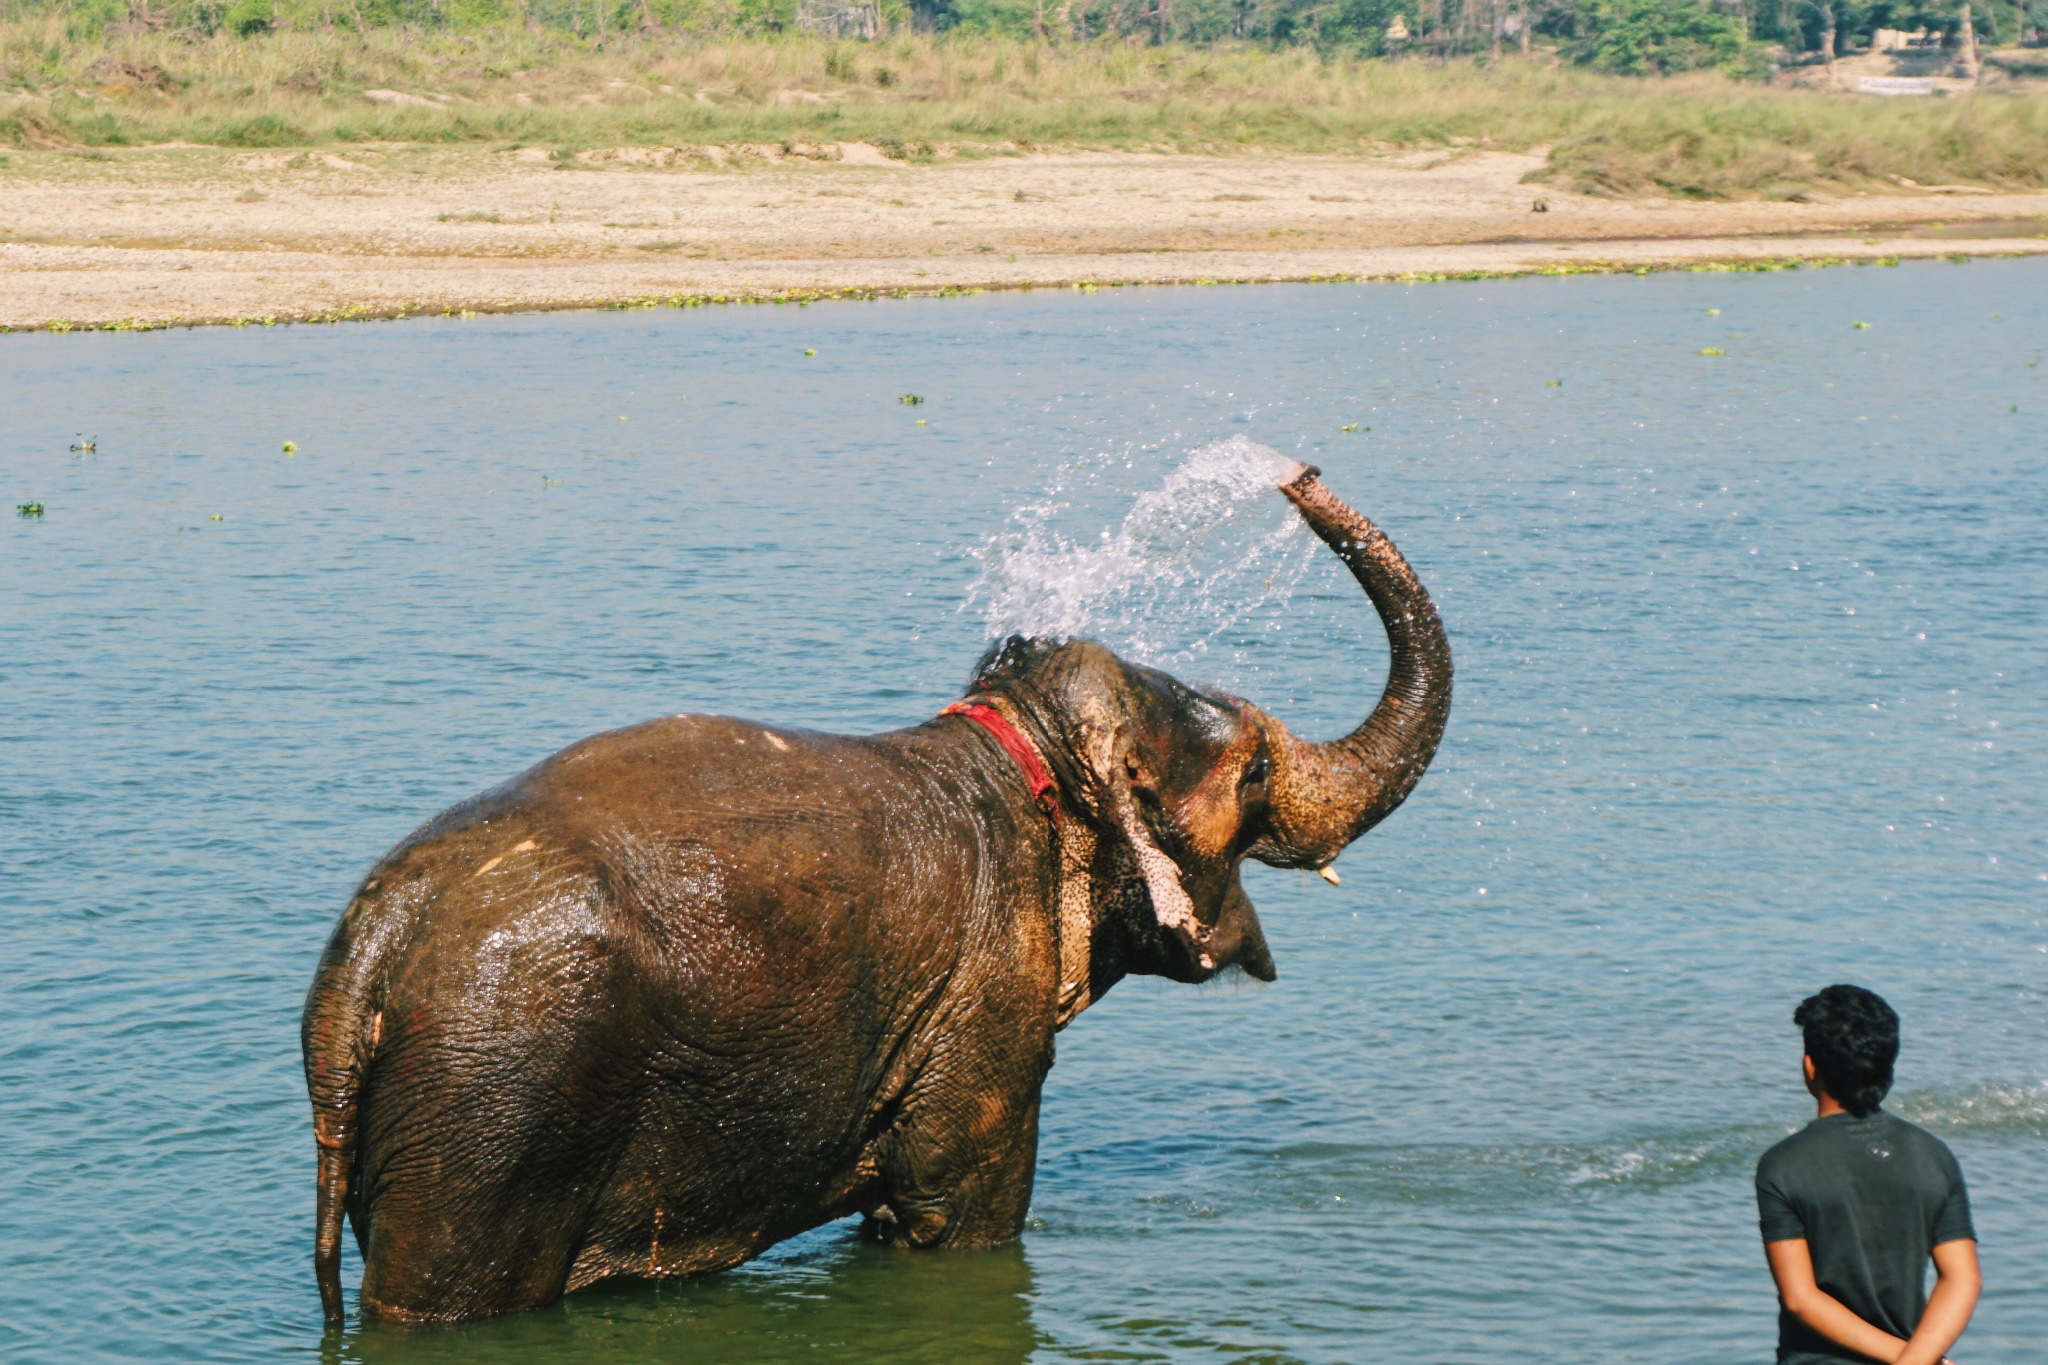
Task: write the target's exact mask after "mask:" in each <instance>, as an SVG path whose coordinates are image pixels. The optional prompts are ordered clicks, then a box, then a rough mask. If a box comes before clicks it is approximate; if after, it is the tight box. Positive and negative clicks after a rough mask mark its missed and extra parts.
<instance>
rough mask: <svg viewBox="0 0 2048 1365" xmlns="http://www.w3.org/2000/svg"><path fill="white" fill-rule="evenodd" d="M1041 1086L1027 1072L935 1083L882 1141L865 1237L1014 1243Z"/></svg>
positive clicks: (1032, 1161) (1032, 1166)
mask: <svg viewBox="0 0 2048 1365" xmlns="http://www.w3.org/2000/svg"><path fill="white" fill-rule="evenodd" d="M1048 1051H1049V1049H1048ZM1044 1080H1045V1068H1044V1066H1033V1067H1032V1070H1031V1074H1030V1081H1029V1084H1028V1086H1016V1087H1001V1086H988V1085H986V1084H982V1085H972V1084H968V1085H960V1084H954V1085H946V1084H940V1085H936V1086H933V1087H931V1088H930V1089H929V1090H927V1091H926V1092H925V1093H924V1094H922V1095H918V1096H916V1097H915V1098H914V1100H913V1102H912V1103H911V1104H910V1105H907V1106H906V1107H905V1110H904V1113H903V1117H902V1118H901V1119H900V1120H899V1121H898V1123H897V1125H896V1127H895V1128H894V1129H892V1130H891V1131H890V1134H889V1137H888V1139H887V1140H886V1141H885V1142H884V1143H883V1150H882V1153H881V1161H880V1166H881V1177H882V1178H881V1187H882V1188H881V1195H882V1203H881V1204H880V1205H879V1206H877V1207H876V1208H875V1209H873V1211H872V1212H870V1213H869V1215H868V1220H867V1231H868V1233H869V1235H871V1236H874V1237H876V1238H879V1239H880V1240H882V1241H886V1242H893V1243H896V1244H898V1245H904V1246H917V1247H936V1246H949V1247H987V1246H998V1245H1000V1244H1002V1243H1005V1242H1010V1241H1014V1240H1016V1237H1017V1235H1018V1234H1019V1233H1020V1232H1022V1231H1023V1230H1024V1215H1025V1212H1026V1210H1028V1209H1029V1208H1030V1207H1031V1180H1032V1176H1033V1174H1034V1172H1035V1171H1036V1169H1037V1165H1038V1097H1039V1091H1040V1089H1041V1087H1042V1085H1043V1083H1044Z"/></svg>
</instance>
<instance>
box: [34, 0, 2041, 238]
mask: <svg viewBox="0 0 2048 1365" xmlns="http://www.w3.org/2000/svg"><path fill="white" fill-rule="evenodd" d="M102 59H111V60H102ZM96 63H98V65H95V64H96ZM119 64H125V66H123V65H119ZM153 68H161V69H162V71H163V72H165V73H167V78H166V79H164V80H162V81H156V80H155V78H154V76H153V75H152V74H151V73H152V69H153ZM136 73H140V79H139V80H138V79H137V78H136ZM153 85H156V86H160V87H161V88H152V87H153ZM370 91H390V92H396V93H397V95H399V96H401V97H404V98H405V99H406V100H409V101H411V102H407V103H400V104H395V105H394V104H391V103H382V104H380V103H375V102H373V101H372V99H371V97H370V96H369V95H368V94H367V93H366V92H370ZM383 98H385V99H387V100H388V99H389V98H390V96H388V95H387V96H384V97H383ZM793 141H806V142H870V143H874V144H876V145H878V146H880V147H882V148H884V149H885V150H887V151H889V152H890V153H891V154H892V155H899V156H910V157H915V156H918V155H920V154H924V155H929V154H930V152H931V150H932V149H933V148H935V147H947V146H950V147H964V148H966V149H968V150H969V151H972V150H975V149H981V150H997V149H1007V148H1016V147H1028V146H1064V147H1089V148H1141V147H1151V148H1170V149H1176V150H1183V151H1194V150H1203V151H1217V150H1229V149H1273V150H1286V151H1302V152H1352V153H1356V152H1360V151H1385V150H1390V149H1394V148H1404V147H1417V146H1441V145H1452V144H1458V143H1466V142H1473V143H1481V144H1491V145H1497V146H1502V147H1508V148H1514V149H1519V150H1526V149H1530V148H1536V147H1542V146H1546V145H1548V146H1550V147H1551V148H1552V151H1551V153H1550V165H1549V167H1548V169H1547V170H1546V171H1545V172H1542V173H1540V174H1542V175H1544V176H1545V177H1546V178H1548V179H1550V180H1552V181H1553V182H1554V183H1558V184H1560V185H1564V186H1567V187H1570V188H1574V189H1579V190H1585V191H1591V192H1595V193H1606V194H1659V193H1661V194H1671V195H1679V196H1684V197H1694V198H1748V197H1756V196H1765V197H1785V196H1788V195H1791V194H1795V193H1800V192H1803V191H1807V190H1812V189H1815V188H1820V189H1822V190H1823V191H1825V190H1826V189H1827V188H1828V187H1829V186H1831V185H1834V186H1840V187H1865V186H1888V185H1889V184H1890V182H1889V181H1888V180H1887V179H1886V177H1890V176H1905V177H1909V178H1911V179H1913V180H1916V181H1920V182H1922V183H1929V184H1935V183H1952V182H1972V183H1977V184H1982V185H1990V186H1999V187H2007V188H2035V187H2039V186H2041V185H2043V184H2048V98H2044V97H2042V96H2038V95H2032V94H2006V93H1993V92H1980V93H1978V94H1976V95H1974V96H1971V97H1969V98H1964V99H1919V100H1873V99H1867V98H1857V97H1855V96H1849V95H1841V94H1826V93H1821V92H1818V91H1802V90H1777V89H1771V88H1768V87H1764V86H1759V85H1754V84H1742V83H1737V82H1735V81H1731V80H1729V79H1728V78H1726V77H1724V76H1721V75H1718V74H1712V73H1693V74H1690V75H1686V76H1680V77H1672V78H1628V77H1612V76H1598V75H1593V74H1590V73H1587V72H1584V71H1580V70H1573V69H1570V68H1566V67H1561V66H1559V65H1556V64H1554V63H1552V62H1549V61H1546V60H1543V59H1541V58H1535V59H1526V60H1525V59H1518V58H1511V59H1509V60H1506V61H1503V62H1502V63H1500V64H1498V65H1495V66H1491V67H1488V66H1485V65H1481V64H1475V63H1469V62H1452V63H1449V64H1435V63H1426V62H1421V61H1399V62H1390V61H1385V60H1379V59H1358V58H1347V57H1342V56H1331V55H1325V54H1319V53H1317V52H1315V51H1313V50H1310V49H1304V48H1290V49H1277V50H1275V49H1266V48H1259V47H1253V46H1240V47H1213V48H1197V47H1173V46H1167V47H1148V46H1136V45H1126V44H1120V43H1107V42H1104V43H1091V44H1085V45H1065V46H1057V47H1055V46H1047V45H1040V44H1034V43H1029V42H1018V41H1014V40H1010V39H1003V38H992V37H937V38H935V37H930V36H924V35H904V36H901V37H897V38H892V39H888V40H885V41H881V42H875V43H859V42H845V41H839V42H835V41H828V40H823V39H813V38H787V39H775V40H755V41H705V40H694V39H689V38H686V37H679V36H662V35H652V36H647V37H634V38H626V39H621V38H618V37H616V36H615V37H614V38H613V39H612V40H611V41H610V42H609V43H606V44H604V45H602V46H600V45H598V44H594V43H590V42H588V41H585V40H582V39H578V38H576V37H573V36H571V35H566V34H562V33H558V32H546V33H535V32H529V31H521V30H512V31H497V30H487V31H484V32H479V33H463V34H445V33H429V32H418V31H407V30H392V29H383V30H372V31H370V32H368V33H363V34H356V33H350V32H344V31H311V32H290V33H277V34H263V35H256V36H252V37H249V38H235V37H230V36H227V35H225V34H221V35H216V36H214V37H210V38H196V37H192V36H189V35H187V36H178V35H172V34H165V33H131V34H126V35H117V36H111V37H109V38H107V39H106V40H104V41H96V40H85V39H75V38H73V37H71V36H69V35H68V34H67V32H66V30H65V28H64V26H63V24H62V23H61V22H59V21H57V20H55V19H45V20H19V21H15V22H12V23H0V143H11V144H13V145H15V146H22V147H45V148H58V147H79V148H89V147H101V146H144V145H152V144H161V143H168V142H189V143H202V144H208V145H218V146H235V147H279V146H292V147H301V146H320V145H334V144H346V143H358V142H413V143H436V142H438V143H461V142H482V143H493V144H524V145H535V146H545V147H554V148H583V147H606V146H630V145H705V144H711V145H717V144H733V143H775V142H785V143H786V142H793Z"/></svg>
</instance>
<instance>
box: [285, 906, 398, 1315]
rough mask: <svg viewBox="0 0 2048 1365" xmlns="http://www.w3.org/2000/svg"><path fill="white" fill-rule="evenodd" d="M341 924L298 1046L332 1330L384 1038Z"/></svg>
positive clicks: (356, 948) (359, 955)
mask: <svg viewBox="0 0 2048 1365" xmlns="http://www.w3.org/2000/svg"><path fill="white" fill-rule="evenodd" d="M350 927H351V926H350V924H349V920H348V919H347V918H344V919H343V921H342V924H341V926H340V927H339V928H338V929H337V930H336V931H335V935H334V939H333V940H332V941H331V942H330V943H329V944H328V947H327V952H326V955H325V956H324V957H322V959H321V961H320V969H319V971H318V973H317V974H316V975H315V976H314V978H313V990H312V992H311V994H310V995H308V997H307V999H306V1015H305V1020H304V1023H303V1025H302V1026H301V1031H300V1042H301V1045H302V1047H303V1049H304V1052H305V1059H306V1090H307V1093H308V1094H309V1095H310V1096H311V1098H312V1101H313V1142H314V1150H315V1152H316V1153H317V1155H318V1158H319V1173H318V1176H317V1179H318V1184H317V1186H316V1187H315V1196H314V1214H313V1276H314V1279H315V1280H316V1281H317V1282H318V1284H319V1286H320V1308H321V1311H322V1313H323V1314H324V1316H325V1317H326V1319H327V1323H328V1325H329V1326H330V1327H338V1326H340V1325H341V1321H342V1306H341V1231H342V1223H343V1221H344V1220H345V1219H346V1217H347V1212H348V1186H349V1179H350V1176H351V1174H352V1173H353V1171H354V1170H355V1166H356V1141H357V1135H358V1127H357V1115H358V1113H359V1112H360V1110H361V1107H362V1106H361V1101H362V1091H363V1078H364V1075H365V1073H366V1072H367V1071H368V1069H369V1064H370V1059H371V1057H372V1056H374V1055H375V1053H376V1050H377V1044H378V1043H379V1042H381V1041H382V1039H383V1032H384V1015H383V1013H382V1011H381V1010H378V1009H376V1008H374V1007H373V1005H372V1002H371V1000H370V994H371V987H370V982H371V980H372V978H373V975H374V973H373V972H372V971H370V970H368V968H369V967H370V966H371V963H370V962H368V961H366V960H365V959H368V958H371V957H374V956H375V954H374V953H370V952H365V951H364V949H365V948H367V947H368V946H369V945H368V944H366V943H362V942H357V943H353V944H352V943H351V942H350V941H349V939H350V935H349V930H350Z"/></svg>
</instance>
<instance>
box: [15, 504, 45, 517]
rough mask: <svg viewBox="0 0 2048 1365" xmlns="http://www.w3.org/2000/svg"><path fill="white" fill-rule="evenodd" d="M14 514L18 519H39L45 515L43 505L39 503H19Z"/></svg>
mask: <svg viewBox="0 0 2048 1365" xmlns="http://www.w3.org/2000/svg"><path fill="white" fill-rule="evenodd" d="M14 514H15V515H16V516H18V517H39V516H41V515H42V514H43V505H42V504H41V503H39V502H23V503H17V504H15V508H14Z"/></svg>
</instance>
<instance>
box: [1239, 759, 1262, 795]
mask: <svg viewBox="0 0 2048 1365" xmlns="http://www.w3.org/2000/svg"><path fill="white" fill-rule="evenodd" d="M1265 780H1266V756H1265V755H1264V754H1260V755H1258V756H1257V757H1256V758H1254V759H1252V761H1251V762H1249V763H1247V764H1245V765H1244V776H1243V777H1241V778H1239V779H1238V783H1239V785H1240V786H1246V787H1250V786H1255V785H1257V784H1258V783H1260V782H1264V781H1265Z"/></svg>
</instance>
